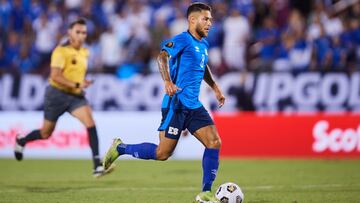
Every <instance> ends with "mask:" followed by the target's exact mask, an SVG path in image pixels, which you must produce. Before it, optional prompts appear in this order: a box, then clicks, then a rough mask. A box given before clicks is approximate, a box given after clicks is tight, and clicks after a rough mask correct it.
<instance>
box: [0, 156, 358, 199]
mask: <svg viewBox="0 0 360 203" xmlns="http://www.w3.org/2000/svg"><path fill="white" fill-rule="evenodd" d="M116 164H117V167H116V170H115V171H114V172H113V173H112V174H109V175H108V176H105V177H103V178H100V179H94V178H93V177H92V176H91V170H90V169H91V161H89V160H24V161H22V162H17V161H15V160H11V159H0V202H6V203H8V202H9V203H11V202H36V203H42V202H44V203H45V202H46V203H48V202H59V203H60V202H61V203H62V202H76V203H81V202H84V203H90V202H94V203H95V202H96V203H99V202H114V203H115V202H116V203H122V202H126V203H136V202H139V203H177V202H179V203H180V202H181V203H185V202H192V201H193V200H194V197H195V196H196V194H197V193H198V192H200V188H201V178H202V169H201V161H175V160H169V161H166V162H156V161H138V160H118V161H116ZM224 182H235V183H237V184H238V185H240V187H241V188H242V190H243V192H244V194H245V202H247V203H251V202H252V203H269V202H274V203H279V202H280V203H281V202H284V203H285V202H286V203H302V202H304V203H308V202H331V203H333V202H344V203H360V160H319V159H311V160H303V159H296V160H288V159H238V160H221V163H220V169H219V172H218V176H217V179H216V181H215V182H214V186H213V190H215V189H216V187H217V186H219V185H220V184H221V183H224Z"/></svg>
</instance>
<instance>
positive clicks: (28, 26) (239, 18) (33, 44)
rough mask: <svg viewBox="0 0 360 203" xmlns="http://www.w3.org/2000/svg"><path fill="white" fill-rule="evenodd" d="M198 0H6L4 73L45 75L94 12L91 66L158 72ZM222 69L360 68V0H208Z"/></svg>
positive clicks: (1, 47)
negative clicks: (79, 22) (161, 56)
mask: <svg viewBox="0 0 360 203" xmlns="http://www.w3.org/2000/svg"><path fill="white" fill-rule="evenodd" d="M191 2H192V1H190V0H185V1H176V0H0V35H1V41H0V75H1V74H3V73H11V74H16V75H21V74H24V73H36V74H42V75H44V76H47V75H48V73H49V63H50V56H51V52H52V50H53V49H54V48H55V46H57V44H59V43H60V42H61V41H62V40H64V36H65V35H66V30H67V27H68V25H69V23H70V22H72V21H73V20H74V19H76V18H78V17H85V18H87V19H88V38H87V43H86V47H88V48H89V49H90V51H91V54H90V58H89V71H91V72H96V73H111V74H115V75H117V76H118V77H120V78H126V77H130V76H131V75H133V74H136V73H140V74H149V73H152V72H157V64H156V56H157V54H158V53H159V49H160V44H161V42H162V41H163V40H164V39H167V38H170V37H171V36H174V35H176V34H178V33H180V32H183V31H185V30H186V29H187V19H186V16H185V15H186V9H187V7H188V5H189V4H190V3H191ZM202 2H206V3H209V4H210V5H211V6H212V8H213V12H212V15H213V26H212V28H211V31H210V33H209V36H208V38H207V40H208V41H209V44H210V49H209V63H210V65H211V67H212V69H213V72H214V73H215V74H216V75H222V74H224V73H227V72H229V71H253V72H261V71H289V72H294V73H298V72H303V71H322V72H327V71H342V72H349V73H351V72H354V71H359V70H360V1H359V0H340V1H334V0H314V1H311V0H292V1H290V0H227V1H221V0H208V1H202Z"/></svg>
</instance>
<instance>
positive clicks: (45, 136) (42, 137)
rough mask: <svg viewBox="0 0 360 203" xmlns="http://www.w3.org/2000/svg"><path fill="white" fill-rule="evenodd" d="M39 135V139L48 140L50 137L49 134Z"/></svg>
mask: <svg viewBox="0 0 360 203" xmlns="http://www.w3.org/2000/svg"><path fill="white" fill-rule="evenodd" d="M40 135H41V139H48V138H49V137H50V136H51V133H47V132H44V133H41V134H40Z"/></svg>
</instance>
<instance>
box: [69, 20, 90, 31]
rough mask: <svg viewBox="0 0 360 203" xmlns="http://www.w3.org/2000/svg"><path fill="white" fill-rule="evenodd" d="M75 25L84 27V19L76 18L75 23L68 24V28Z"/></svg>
mask: <svg viewBox="0 0 360 203" xmlns="http://www.w3.org/2000/svg"><path fill="white" fill-rule="evenodd" d="M77 24H80V25H86V19H85V18H78V19H76V20H75V21H73V22H72V23H70V25H69V28H70V29H71V28H73V27H74V25H77Z"/></svg>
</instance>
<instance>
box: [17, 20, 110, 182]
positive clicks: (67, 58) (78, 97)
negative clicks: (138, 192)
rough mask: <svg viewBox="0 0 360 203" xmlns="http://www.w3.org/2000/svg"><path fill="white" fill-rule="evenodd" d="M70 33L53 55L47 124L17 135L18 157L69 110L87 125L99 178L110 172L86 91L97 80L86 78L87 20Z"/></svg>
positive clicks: (46, 103)
mask: <svg viewBox="0 0 360 203" xmlns="http://www.w3.org/2000/svg"><path fill="white" fill-rule="evenodd" d="M67 34H68V41H67V42H66V43H64V44H61V45H59V46H57V47H56V48H55V50H54V51H53V53H52V56H51V65H50V66H51V73H50V78H49V84H50V85H49V86H47V87H46V91H45V101H44V117H45V118H44V124H43V126H42V128H41V129H38V130H34V131H32V132H30V133H29V134H28V135H26V136H24V137H21V136H20V135H17V136H16V144H15V158H16V159H17V160H18V161H20V160H22V158H23V150H24V147H25V145H26V144H27V143H28V142H32V141H34V140H42V139H47V138H49V137H50V136H51V134H52V132H53V131H54V129H55V126H56V122H57V120H58V118H59V117H60V116H61V115H62V114H64V113H65V112H69V113H70V114H71V115H73V116H74V117H76V118H77V119H79V120H80V122H81V123H82V124H84V125H85V126H86V128H87V131H88V136H89V143H90V147H91V151H92V158H93V162H94V171H93V176H94V177H99V176H102V175H104V174H106V171H104V168H103V167H102V164H101V163H100V157H99V142H98V137H97V132H96V127H95V123H94V120H93V117H92V111H91V108H90V106H89V104H88V102H87V100H86V98H85V96H84V91H83V90H84V89H85V88H87V87H88V86H89V85H91V84H92V82H93V81H91V80H86V79H85V74H86V69H87V59H88V56H89V50H88V49H86V48H84V47H83V43H84V41H85V39H86V35H87V28H86V20H85V19H84V18H80V19H78V20H76V21H74V22H72V23H71V24H70V26H69V28H68V33H67Z"/></svg>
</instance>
